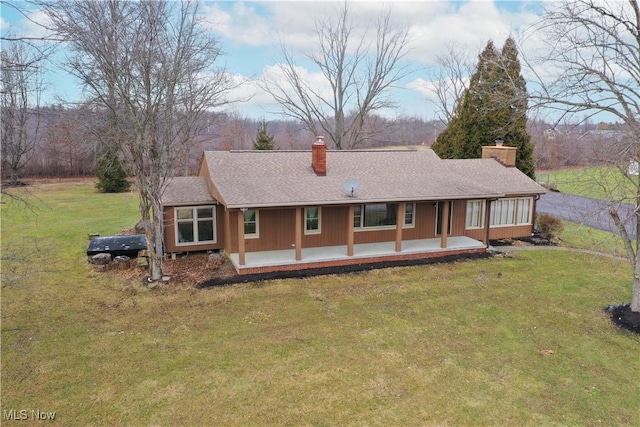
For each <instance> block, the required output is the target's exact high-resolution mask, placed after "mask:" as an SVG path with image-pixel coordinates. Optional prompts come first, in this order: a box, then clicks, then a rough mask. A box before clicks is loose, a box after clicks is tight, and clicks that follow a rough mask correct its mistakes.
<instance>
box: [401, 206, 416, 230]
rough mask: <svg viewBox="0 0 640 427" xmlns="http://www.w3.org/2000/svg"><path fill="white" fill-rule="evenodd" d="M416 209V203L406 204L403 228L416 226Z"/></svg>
mask: <svg viewBox="0 0 640 427" xmlns="http://www.w3.org/2000/svg"><path fill="white" fill-rule="evenodd" d="M415 211H416V204H415V203H407V204H405V205H404V224H403V225H402V227H403V228H411V227H414V226H415V216H414V214H415Z"/></svg>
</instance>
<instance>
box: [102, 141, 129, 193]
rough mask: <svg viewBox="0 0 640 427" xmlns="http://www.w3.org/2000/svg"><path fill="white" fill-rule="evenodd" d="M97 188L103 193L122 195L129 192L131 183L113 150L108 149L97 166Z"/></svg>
mask: <svg viewBox="0 0 640 427" xmlns="http://www.w3.org/2000/svg"><path fill="white" fill-rule="evenodd" d="M96 177H97V178H98V183H97V184H96V188H97V189H98V191H100V192H101V193H122V192H125V191H128V190H129V188H130V187H131V183H130V182H129V181H127V174H126V172H125V171H124V169H123V167H122V163H121V162H120V159H119V158H118V156H117V153H116V151H115V150H113V149H106V150H105V151H104V153H103V154H102V157H101V158H100V160H99V161H98V164H97V165H96Z"/></svg>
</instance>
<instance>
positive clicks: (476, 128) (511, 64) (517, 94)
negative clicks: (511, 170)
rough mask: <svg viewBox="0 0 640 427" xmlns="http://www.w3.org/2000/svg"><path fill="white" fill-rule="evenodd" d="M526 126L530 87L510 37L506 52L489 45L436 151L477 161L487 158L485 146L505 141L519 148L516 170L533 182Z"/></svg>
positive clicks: (480, 56) (532, 165) (434, 146)
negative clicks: (528, 87)
mask: <svg viewBox="0 0 640 427" xmlns="http://www.w3.org/2000/svg"><path fill="white" fill-rule="evenodd" d="M526 124H527V88H526V84H525V80H524V78H523V77H522V75H521V74H520V62H519V60H518V51H517V48H516V44H515V41H514V40H513V38H511V37H509V38H508V39H507V41H506V42H505V44H504V47H503V48H502V51H501V52H498V51H497V50H496V48H495V47H494V45H493V42H492V41H489V42H488V43H487V46H486V47H485V49H484V50H483V51H482V53H480V55H479V57H478V65H477V67H476V71H475V73H474V74H473V75H472V76H471V79H470V81H469V87H468V88H467V90H465V91H464V94H463V96H462V99H461V100H460V101H459V102H458V105H457V107H456V111H455V114H454V117H453V119H452V120H451V121H450V122H449V125H448V126H447V128H446V129H445V130H444V131H443V132H442V133H441V134H440V135H439V136H438V139H437V141H436V142H435V143H434V144H433V146H432V148H433V150H434V151H435V152H436V153H437V154H438V155H439V156H440V157H442V158H447V159H473V158H479V157H480V156H481V155H482V146H483V145H490V144H493V143H494V141H495V140H497V139H502V140H503V141H504V144H505V145H507V146H512V147H517V148H518V150H517V155H516V167H517V168H518V169H520V170H521V171H522V172H524V173H525V174H526V175H528V176H529V177H531V178H533V177H534V161H533V146H532V145H531V140H530V136H529V134H528V133H527V130H526Z"/></svg>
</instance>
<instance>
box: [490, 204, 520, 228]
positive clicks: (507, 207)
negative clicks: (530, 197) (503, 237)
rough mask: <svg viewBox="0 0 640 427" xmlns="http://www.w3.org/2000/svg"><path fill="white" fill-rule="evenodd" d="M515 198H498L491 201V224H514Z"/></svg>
mask: <svg viewBox="0 0 640 427" xmlns="http://www.w3.org/2000/svg"><path fill="white" fill-rule="evenodd" d="M515 213H516V200H515V199H500V200H494V201H493V202H491V225H492V226H497V227H500V226H505V225H515V221H516V218H515Z"/></svg>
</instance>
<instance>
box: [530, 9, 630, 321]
mask: <svg viewBox="0 0 640 427" xmlns="http://www.w3.org/2000/svg"><path fill="white" fill-rule="evenodd" d="M534 29H535V30H536V33H535V34H536V35H538V34H544V36H545V40H546V41H548V44H547V46H548V47H549V50H548V51H547V52H546V54H545V57H544V58H543V59H544V60H545V61H544V68H539V70H543V69H544V70H545V72H544V74H543V73H542V72H540V74H539V77H540V82H539V83H540V88H541V89H540V90H539V91H538V92H537V93H536V92H533V93H532V99H533V100H534V101H536V102H537V104H538V106H540V107H545V108H548V109H552V110H555V111H557V112H559V113H560V114H561V115H567V114H569V115H571V114H576V113H580V114H582V115H583V117H587V118H588V117H592V116H594V115H596V114H600V113H606V114H608V115H609V116H613V117H615V118H616V119H618V120H620V121H621V122H622V123H624V132H625V135H626V144H625V146H624V147H620V146H619V145H618V152H617V156H616V160H615V161H612V159H611V157H610V156H611V153H608V159H609V164H611V165H613V166H616V167H617V168H618V171H619V174H618V176H619V180H620V181H625V182H626V185H625V186H624V187H625V188H629V189H630V192H627V194H626V195H623V196H620V197H618V198H617V200H614V201H612V203H611V208H610V214H611V217H612V219H613V221H614V223H615V224H616V226H617V228H618V230H619V232H620V235H621V236H622V238H623V240H624V242H625V247H626V249H627V257H628V259H629V261H630V262H631V264H632V265H633V292H632V299H631V310H632V311H634V312H640V252H639V251H638V248H640V175H637V174H629V173H628V166H629V164H630V163H632V162H635V164H637V162H639V161H640V143H639V142H640V4H639V3H638V1H637V0H627V1H625V2H622V1H615V2H601V1H597V0H571V1H570V0H565V1H563V2H562V3H560V4H558V3H549V4H548V5H547V9H546V13H545V14H544V16H543V18H542V19H541V20H540V22H539V23H538V24H537V25H536V26H535V27H534ZM549 70H551V71H549ZM550 73H553V76H552V77H553V79H552V81H550V80H549V78H550V77H551V76H549V74H550ZM618 184H619V183H618ZM613 197H615V196H614V194H613V193H612V198H613ZM623 201H630V202H631V203H633V204H634V205H635V207H636V209H635V210H633V217H632V218H629V221H630V222H631V224H632V229H631V230H628V229H627V228H626V227H625V222H626V221H625V218H620V215H619V214H618V209H617V208H616V203H619V202H623Z"/></svg>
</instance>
